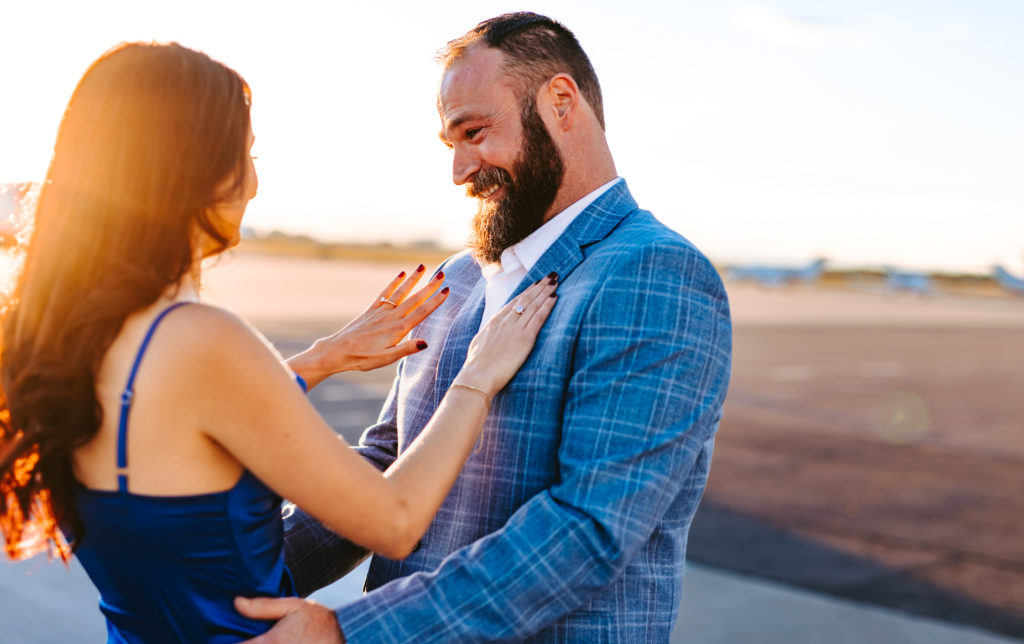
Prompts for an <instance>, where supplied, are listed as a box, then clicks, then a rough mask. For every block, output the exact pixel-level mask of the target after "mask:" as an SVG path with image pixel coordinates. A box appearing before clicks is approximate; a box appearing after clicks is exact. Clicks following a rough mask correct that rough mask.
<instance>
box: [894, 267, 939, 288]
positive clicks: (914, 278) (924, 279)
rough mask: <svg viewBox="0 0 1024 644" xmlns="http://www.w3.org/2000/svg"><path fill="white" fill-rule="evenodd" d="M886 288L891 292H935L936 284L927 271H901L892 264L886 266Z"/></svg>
mask: <svg viewBox="0 0 1024 644" xmlns="http://www.w3.org/2000/svg"><path fill="white" fill-rule="evenodd" d="M884 288H885V290H886V291H887V292H889V293H913V294H914V295H934V294H935V285H934V284H933V283H932V278H931V277H929V275H928V274H927V273H917V272H913V271H901V270H899V269H896V268H893V267H891V266H887V267H886V268H885V287H884Z"/></svg>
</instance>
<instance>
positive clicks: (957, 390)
mask: <svg viewBox="0 0 1024 644" xmlns="http://www.w3.org/2000/svg"><path fill="white" fill-rule="evenodd" d="M409 268H411V267H407V266H395V265H388V264H362V263H351V262H339V261H332V262H328V261H318V260H297V259H285V258H273V257H260V256H252V255H245V254H239V255H238V256H237V257H236V258H234V259H231V260H227V261H223V262H222V263H221V264H220V265H219V266H218V267H216V268H215V269H214V270H212V272H211V273H210V274H209V276H208V279H207V285H206V286H207V295H208V297H209V299H211V300H213V301H217V302H219V303H221V304H223V305H225V306H228V307H229V308H232V309H234V310H236V311H238V312H239V313H241V314H242V315H243V316H245V317H247V318H249V319H250V320H252V321H253V322H254V323H255V324H256V326H257V327H258V328H260V329H261V330H263V331H264V332H265V333H266V334H267V335H268V336H269V337H270V338H271V339H272V340H273V341H274V343H275V344H276V345H277V346H278V347H279V348H280V349H281V350H282V353H285V354H288V353H290V352H294V351H296V350H298V349H300V348H302V347H304V346H305V345H306V344H307V343H308V342H309V341H311V340H313V339H315V338H316V337H318V336H320V335H324V334H326V333H328V332H330V331H331V330H333V329H334V328H336V327H337V326H338V325H339V324H340V323H342V322H343V321H345V320H348V319H350V318H352V317H353V316H354V315H356V314H357V313H358V312H359V311H360V310H361V309H362V308H363V307H364V306H365V305H366V304H369V302H370V301H372V299H373V297H374V295H375V293H376V291H377V289H378V288H379V286H380V285H382V284H383V283H385V282H386V281H387V280H388V279H390V278H391V277H393V276H394V274H396V273H397V272H398V271H399V270H403V269H405V270H408V269H409ZM729 291H730V297H731V301H732V304H733V311H734V320H735V324H736V334H735V368H734V377H733V384H732V387H731V389H730V396H729V400H728V401H727V404H726V410H725V416H724V419H723V422H722V426H721V430H720V433H719V439H718V444H717V447H716V453H715V460H714V464H713V468H712V475H711V480H710V482H709V486H708V491H707V495H706V497H705V502H704V504H703V505H702V507H701V510H700V512H699V514H698V518H697V520H696V521H695V523H694V528H693V531H692V533H691V542H690V560H691V562H692V563H691V565H690V568H689V571H688V573H687V577H686V580H685V589H684V600H683V605H682V608H681V614H680V620H679V625H678V627H677V629H676V632H675V633H674V635H673V638H672V642H673V643H677V642H695V643H697V644H725V643H729V644H732V643H735V642H751V643H755V644H756V643H765V644H776V643H779V644H781V643H790V642H793V643H802V642H808V643H812V642H830V643H832V642H838V643H846V642H850V643H853V642H872V643H874V642H878V643H882V644H888V643H890V642H891V643H893V644H896V643H915V644H916V643H917V642H922V643H923V642H938V643H940V644H945V643H947V642H948V643H950V644H953V643H954V642H955V643H957V644H961V643H962V644H973V643H977V644H988V643H992V644H996V643H998V642H1010V641H1021V640H1018V639H1015V638H1022V637H1024V539H1021V538H1020V535H1021V534H1024V504H1022V501H1021V500H1020V499H1018V498H1016V497H1018V496H1019V491H1020V490H1021V489H1024V442H1022V441H1020V437H1021V425H1022V423H1021V421H1020V418H1022V417H1024V403H1022V402H1021V397H1020V395H1019V392H1020V391H1021V389H1022V387H1024V359H1022V356H1024V298H1021V299H1016V300H1015V299H1010V298H969V297H956V298H916V297H909V296H885V295H880V294H868V293H847V292H837V291H832V290H829V291H815V290H805V289H796V290H760V289H756V288H754V287H748V286H740V285H729ZM389 381H390V373H389V371H388V370H382V371H378V372H372V373H368V374H361V373H360V374H342V375H339V376H336V377H335V378H332V379H330V380H329V381H327V382H325V383H324V384H323V385H321V386H320V387H318V388H317V389H316V390H314V392H313V393H312V394H311V398H312V400H313V402H314V404H316V406H317V407H318V409H319V410H320V411H321V413H322V414H323V415H324V416H325V417H326V418H327V420H328V422H329V423H330V424H331V425H332V426H333V427H335V428H336V429H337V430H338V431H339V432H341V433H342V434H343V435H344V436H345V437H346V438H347V439H348V440H350V441H354V440H355V439H356V438H357V437H358V434H359V432H360V430H361V428H363V427H365V426H366V425H367V424H368V423H370V422H372V421H373V419H374V417H375V416H376V413H377V410H378V409H379V405H380V401H381V399H382V398H383V395H384V392H385V391H386V389H387V386H388V384H389ZM360 587H361V580H359V579H357V578H356V577H353V576H351V575H350V576H349V577H348V578H346V579H344V580H342V581H340V582H338V583H337V584H335V585H334V586H332V587H329V588H328V589H324V590H323V591H321V592H320V593H319V594H318V598H321V599H323V600H324V601H325V602H328V603H336V602H339V601H344V598H345V597H348V596H352V593H358V592H359V588H360ZM95 601H96V598H95V591H93V590H92V589H91V586H90V585H89V584H88V581H87V579H85V578H84V575H83V574H82V573H81V571H80V569H78V568H77V566H75V565H73V566H72V569H71V571H70V572H65V571H64V570H63V567H62V566H60V565H59V564H52V565H48V564H47V562H45V561H44V560H42V559H39V558H37V559H36V560H32V561H29V562H23V563H20V564H4V565H0V605H3V606H4V609H3V610H2V611H0V633H3V635H0V640H2V641H4V642H7V641H11V642H58V641H61V642H63V641H99V640H101V638H103V637H104V634H103V628H102V619H101V618H100V616H99V614H98V612H97V611H96V607H95Z"/></svg>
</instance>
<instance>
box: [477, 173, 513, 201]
mask: <svg viewBox="0 0 1024 644" xmlns="http://www.w3.org/2000/svg"><path fill="white" fill-rule="evenodd" d="M510 183H512V175H510V174H509V173H508V171H507V170H505V169H503V168H495V167H487V168H484V169H483V170H480V171H479V172H477V173H476V174H475V175H474V176H473V182H472V183H471V184H469V185H468V186H466V195H467V196H469V197H472V198H474V199H479V198H480V197H481V196H482V195H485V194H487V192H488V191H489V190H490V189H491V188H500V187H501V186H504V185H508V184H510Z"/></svg>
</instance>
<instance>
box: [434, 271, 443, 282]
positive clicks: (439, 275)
mask: <svg viewBox="0 0 1024 644" xmlns="http://www.w3.org/2000/svg"><path fill="white" fill-rule="evenodd" d="M434 279H436V280H443V279H444V271H438V272H437V275H435V276H434Z"/></svg>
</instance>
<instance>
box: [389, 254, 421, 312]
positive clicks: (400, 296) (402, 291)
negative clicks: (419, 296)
mask: <svg viewBox="0 0 1024 644" xmlns="http://www.w3.org/2000/svg"><path fill="white" fill-rule="evenodd" d="M426 270H427V267H426V266H424V265H423V264H420V265H419V266H417V267H416V270H414V271H413V272H411V273H409V277H407V278H405V280H404V281H403V282H402V283H401V284H399V285H398V288H396V289H395V290H394V291H392V292H391V295H390V296H389V297H388V299H389V300H391V301H392V302H394V303H395V304H398V305H401V304H402V302H404V301H405V298H406V297H408V295H409V293H410V291H412V289H413V287H414V286H416V283H417V282H419V281H420V278H421V277H423V275H424V273H425V272H426ZM396 308H397V307H396Z"/></svg>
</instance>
